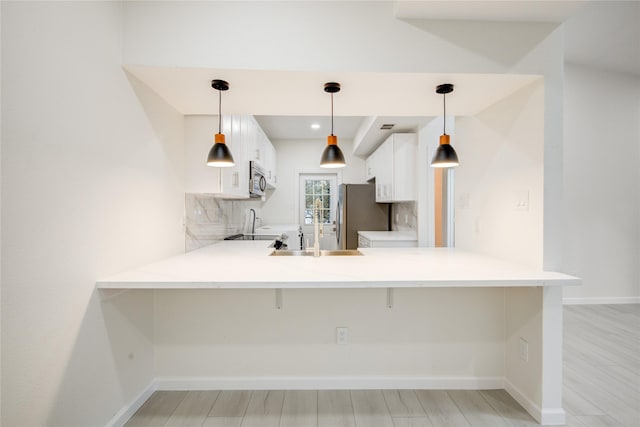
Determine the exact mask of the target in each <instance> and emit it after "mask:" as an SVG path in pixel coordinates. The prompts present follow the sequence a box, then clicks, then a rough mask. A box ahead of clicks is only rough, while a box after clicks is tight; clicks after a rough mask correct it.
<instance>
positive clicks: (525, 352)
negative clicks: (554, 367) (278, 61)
mask: <svg viewBox="0 0 640 427" xmlns="http://www.w3.org/2000/svg"><path fill="white" fill-rule="evenodd" d="M518 353H519V354H520V359H522V360H524V361H525V362H528V361H529V343H528V342H527V340H525V339H524V338H522V337H520V341H519V342H518Z"/></svg>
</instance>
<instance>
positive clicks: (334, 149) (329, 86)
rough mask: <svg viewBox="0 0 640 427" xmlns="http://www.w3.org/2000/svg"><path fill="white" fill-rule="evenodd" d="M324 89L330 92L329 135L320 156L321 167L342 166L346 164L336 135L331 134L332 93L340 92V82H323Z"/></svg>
mask: <svg viewBox="0 0 640 427" xmlns="http://www.w3.org/2000/svg"><path fill="white" fill-rule="evenodd" d="M324 91H325V92H327V93H330V94H331V135H329V136H328V137H327V146H326V147H325V149H324V151H322V157H321V158H320V167H321V168H343V167H345V166H346V163H345V161H344V155H343V154H342V150H341V149H340V147H338V137H337V136H335V135H334V134H333V94H334V93H336V92H340V83H335V82H329V83H325V84H324Z"/></svg>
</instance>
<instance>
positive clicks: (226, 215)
mask: <svg viewBox="0 0 640 427" xmlns="http://www.w3.org/2000/svg"><path fill="white" fill-rule="evenodd" d="M260 205H261V203H260V201H253V200H225V199H218V198H215V197H213V196H212V195H211V194H190V193H187V194H185V251H186V252H189V251H192V250H194V249H198V248H201V247H203V246H207V245H210V244H212V243H215V242H217V241H220V240H223V239H224V238H225V237H227V236H230V235H233V234H238V233H243V232H247V231H248V230H249V229H250V227H251V225H250V223H249V221H251V218H250V215H249V209H250V208H253V209H255V211H256V216H257V217H258V221H257V222H256V227H258V226H259V225H260V219H259V217H260Z"/></svg>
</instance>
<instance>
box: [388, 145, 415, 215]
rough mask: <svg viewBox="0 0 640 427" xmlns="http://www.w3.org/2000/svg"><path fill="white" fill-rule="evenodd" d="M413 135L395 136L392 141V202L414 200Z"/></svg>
mask: <svg viewBox="0 0 640 427" xmlns="http://www.w3.org/2000/svg"><path fill="white" fill-rule="evenodd" d="M417 152H418V144H417V138H416V135H415V134H409V133H407V134H397V135H394V139H393V201H397V202H403V201H413V200H416V194H417V184H416V172H417V157H418V156H417V154H418V153H417Z"/></svg>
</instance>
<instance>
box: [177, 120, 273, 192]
mask: <svg viewBox="0 0 640 427" xmlns="http://www.w3.org/2000/svg"><path fill="white" fill-rule="evenodd" d="M216 131H217V121H216V120H212V118H211V117H210V116H190V117H187V119H186V120H185V167H186V192H187V193H213V194H214V196H215V197H220V198H225V199H248V198H249V162H251V161H254V162H257V163H258V164H259V165H260V166H262V167H263V168H264V170H265V171H271V173H270V174H269V173H268V172H267V173H266V174H267V177H266V178H267V185H268V187H269V188H275V184H276V173H275V164H276V154H275V148H273V145H272V144H271V141H269V139H268V138H267V136H266V135H265V133H264V132H263V130H262V128H260V126H259V125H258V122H256V120H255V118H254V117H253V116H247V115H242V116H241V115H233V116H223V117H222V132H223V133H224V134H225V139H226V143H227V145H228V146H229V150H231V154H232V155H233V160H234V161H235V165H234V166H232V167H229V168H215V167H210V166H207V165H206V159H207V154H208V153H209V150H210V149H211V147H212V146H213V136H214V134H215V133H216ZM269 176H271V177H273V178H272V179H271V181H270V179H269Z"/></svg>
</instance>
